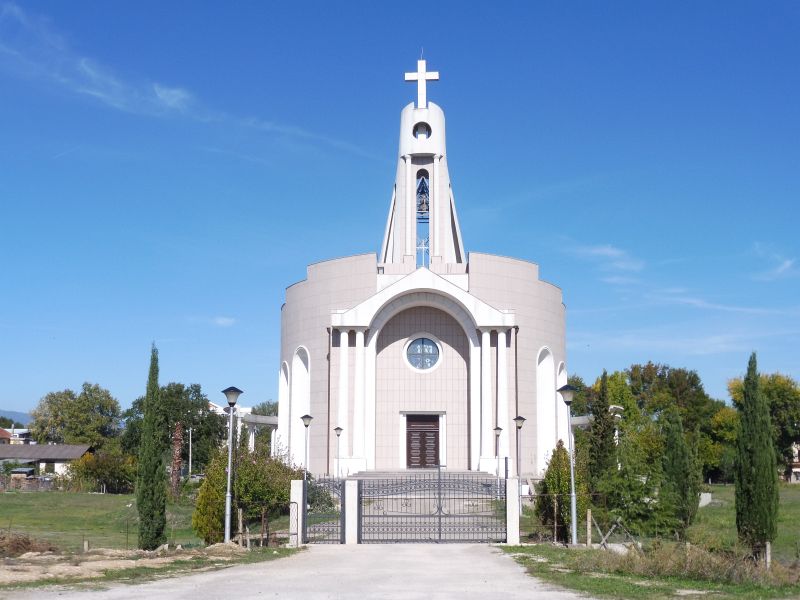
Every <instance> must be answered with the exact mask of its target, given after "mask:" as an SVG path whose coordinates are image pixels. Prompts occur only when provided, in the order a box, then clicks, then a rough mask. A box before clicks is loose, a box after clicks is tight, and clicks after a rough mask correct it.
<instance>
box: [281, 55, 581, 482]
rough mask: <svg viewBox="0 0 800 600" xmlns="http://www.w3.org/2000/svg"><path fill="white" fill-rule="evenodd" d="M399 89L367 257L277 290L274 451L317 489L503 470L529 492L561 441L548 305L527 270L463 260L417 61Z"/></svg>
mask: <svg viewBox="0 0 800 600" xmlns="http://www.w3.org/2000/svg"><path fill="white" fill-rule="evenodd" d="M405 77H406V80H407V81H415V82H416V83H417V102H416V104H415V103H413V102H412V103H410V104H409V105H407V106H406V107H405V108H403V110H402V112H401V114H400V142H399V152H398V160H397V174H396V178H395V182H394V185H393V187H392V195H391V203H390V206H389V215H388V219H387V222H386V228H385V231H384V235H383V244H382V248H381V252H380V255H379V256H376V255H375V254H361V255H356V256H351V257H346V258H339V259H334V260H329V261H324V262H320V263H317V264H313V265H310V266H309V267H308V270H307V278H306V279H305V280H303V281H300V282H298V283H295V284H294V285H292V286H290V287H289V288H287V290H286V302H285V304H284V305H283V307H282V312H281V364H280V368H279V373H278V381H279V383H278V399H279V416H278V430H277V434H276V435H275V436H273V439H274V444H275V447H274V451H275V452H277V453H280V454H284V455H285V456H287V458H288V459H289V460H290V461H291V462H292V463H294V464H297V465H304V463H305V461H306V455H307V457H308V458H307V461H308V464H307V465H305V466H307V468H308V470H309V472H311V473H313V474H317V475H323V474H329V475H336V476H348V475H352V474H354V473H358V472H364V471H398V470H405V469H415V468H426V467H432V466H437V465H441V466H442V467H443V468H446V469H448V470H458V471H461V470H464V471H466V470H469V471H483V472H488V473H493V474H494V473H495V472H496V470H497V469H498V464H499V465H501V466H500V469H501V473H502V472H503V471H504V470H505V466H504V465H505V464H506V463H507V464H508V466H509V473H510V474H515V473H516V472H517V467H518V466H519V469H520V471H521V474H522V476H523V477H525V476H527V477H532V478H538V477H541V475H542V474H543V472H544V469H545V468H546V466H547V460H548V459H549V456H550V454H551V452H552V450H553V448H554V447H555V445H556V442H557V441H558V440H559V439H563V440H564V441H565V443H566V435H567V427H568V414H567V409H566V406H565V405H564V403H563V401H562V399H561V397H560V394H558V392H557V391H556V390H557V388H558V387H560V386H561V385H564V384H566V383H567V370H566V348H565V307H564V304H563V302H562V294H561V290H560V289H559V288H558V287H556V286H554V285H552V284H550V283H547V282H545V281H541V280H540V279H539V269H538V266H537V265H536V264H533V263H530V262H527V261H523V260H518V259H514V258H507V257H501V256H494V255H490V254H482V253H475V252H471V253H469V255H467V254H466V253H465V251H464V243H463V240H462V237H461V230H460V227H459V222H458V216H457V212H456V205H455V198H454V195H453V187H452V184H451V180H450V172H449V168H448V161H447V150H446V145H445V118H444V112H443V111H442V109H441V108H440V107H439V106H437V105H436V104H434V103H432V102H428V100H427V82H428V81H431V80H436V79H438V73H435V72H428V71H427V70H426V63H425V61H424V60H420V61H418V65H417V71H416V72H412V73H406V76H405ZM305 415H310V416H311V417H313V420H312V421H311V424H310V425H309V426H308V428H307V431H306V426H305V425H304V422H303V420H302V419H301V417H303V416H305ZM517 416H521V417H524V418H525V422H524V425H523V426H522V428H521V429H519V430H518V429H517V427H516V423H515V421H514V419H515V417H517ZM306 435H308V445H307V446H306ZM517 436H519V439H518V438H517ZM518 442H519V443H518ZM517 448H519V455H518V453H517Z"/></svg>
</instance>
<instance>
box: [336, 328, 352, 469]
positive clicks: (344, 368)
mask: <svg viewBox="0 0 800 600" xmlns="http://www.w3.org/2000/svg"><path fill="white" fill-rule="evenodd" d="M349 346H350V332H349V331H348V330H346V329H341V330H339V410H338V418H339V422H338V426H339V427H341V428H342V429H344V436H343V437H344V439H343V440H342V449H341V452H342V454H341V458H347V457H349V456H350V444H349V443H348V442H347V440H348V439H351V438H352V435H353V432H352V431H351V428H350V424H349V423H348V417H349V416H350V415H349V413H350V402H349V398H348V394H349V391H350V389H349V383H350V382H349V375H350V368H349V367H350V365H349V364H348V360H347V358H348V354H349Z"/></svg>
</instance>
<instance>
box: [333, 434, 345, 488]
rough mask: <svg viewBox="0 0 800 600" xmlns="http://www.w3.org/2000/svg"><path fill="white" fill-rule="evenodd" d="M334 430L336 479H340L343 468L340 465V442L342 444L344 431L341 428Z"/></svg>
mask: <svg viewBox="0 0 800 600" xmlns="http://www.w3.org/2000/svg"><path fill="white" fill-rule="evenodd" d="M333 430H334V431H335V432H336V478H337V479H340V478H341V477H342V467H341V466H340V465H339V442H341V438H342V431H344V429H342V428H341V427H334V428H333Z"/></svg>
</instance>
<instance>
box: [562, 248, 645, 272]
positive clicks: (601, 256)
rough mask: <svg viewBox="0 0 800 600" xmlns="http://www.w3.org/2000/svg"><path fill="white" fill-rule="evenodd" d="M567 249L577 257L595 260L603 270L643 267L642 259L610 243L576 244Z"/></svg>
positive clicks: (632, 269)
mask: <svg viewBox="0 0 800 600" xmlns="http://www.w3.org/2000/svg"><path fill="white" fill-rule="evenodd" d="M568 251H569V252H570V253H571V254H573V255H575V256H577V257H579V258H583V259H585V260H590V261H593V262H595V263H596V264H597V265H598V266H599V267H600V268H601V269H603V270H608V271H628V272H638V271H641V270H642V269H644V261H643V260H640V259H638V258H634V257H633V256H631V255H630V254H629V253H628V252H627V251H625V250H623V249H621V248H617V247H616V246H612V245H611V244H601V245H596V246H580V245H576V246H571V247H570V248H569V250H568Z"/></svg>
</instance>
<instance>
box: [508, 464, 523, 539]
mask: <svg viewBox="0 0 800 600" xmlns="http://www.w3.org/2000/svg"><path fill="white" fill-rule="evenodd" d="M519 507H520V502H519V479H517V478H516V477H509V478H508V479H507V480H506V544H510V545H513V546H516V545H518V544H519Z"/></svg>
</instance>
